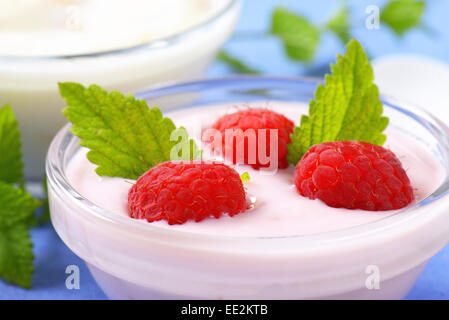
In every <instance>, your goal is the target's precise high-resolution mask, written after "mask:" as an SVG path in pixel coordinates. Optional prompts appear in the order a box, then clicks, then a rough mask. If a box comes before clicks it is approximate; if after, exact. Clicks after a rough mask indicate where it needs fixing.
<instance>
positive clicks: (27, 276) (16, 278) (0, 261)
mask: <svg viewBox="0 0 449 320" xmlns="http://www.w3.org/2000/svg"><path fill="white" fill-rule="evenodd" d="M32 248H33V244H32V243H31V238H30V234H29V232H28V227H27V226H26V224H24V223H18V224H15V225H12V226H9V227H0V277H2V278H4V279H5V280H6V281H8V282H11V283H14V284H17V285H19V286H21V287H24V288H30V287H31V276H32V274H33V271H34V268H33V258H34V255H33V251H32Z"/></svg>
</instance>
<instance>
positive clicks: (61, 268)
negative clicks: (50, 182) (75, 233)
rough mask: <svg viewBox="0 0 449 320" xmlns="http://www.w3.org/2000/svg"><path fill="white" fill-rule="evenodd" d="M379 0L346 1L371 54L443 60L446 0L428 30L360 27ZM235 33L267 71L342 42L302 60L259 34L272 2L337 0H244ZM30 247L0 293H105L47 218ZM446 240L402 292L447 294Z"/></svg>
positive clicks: (325, 54) (298, 5) (296, 5)
mask: <svg viewBox="0 0 449 320" xmlns="http://www.w3.org/2000/svg"><path fill="white" fill-rule="evenodd" d="M384 2H385V1H374V0H368V1H348V3H349V5H350V7H351V10H352V19H351V20H352V24H353V35H354V36H355V37H356V38H357V39H359V40H360V41H361V42H362V44H363V46H364V47H365V48H366V49H367V51H368V52H369V54H370V56H371V57H372V58H376V57H379V56H382V55H387V54H393V53H401V52H404V53H418V54H423V55H428V56H431V57H434V58H437V59H440V60H443V61H446V62H449V19H448V18H447V13H448V12H449V1H444V0H428V1H426V2H427V9H426V12H425V16H424V24H425V25H426V27H427V29H428V30H430V32H425V31H423V30H421V29H418V30H413V31H410V32H409V33H407V34H406V36H405V37H403V38H398V37H396V36H395V35H394V34H393V33H392V32H391V31H390V30H389V29H388V28H387V27H385V26H381V28H380V29H379V30H367V29H366V28H365V27H364V20H365V18H366V13H365V8H366V6H367V5H371V4H377V5H380V6H381V5H382V4H383V3H384ZM243 4H244V5H243V11H242V16H241V19H240V22H239V24H238V27H237V33H243V32H244V33H247V32H256V34H259V36H257V37H256V38H254V39H251V40H250V39H243V38H240V39H231V40H230V41H229V42H228V43H227V44H226V45H225V48H226V49H227V50H228V51H229V52H230V53H232V54H233V55H235V56H237V57H239V58H241V59H242V60H244V61H246V62H247V63H248V64H249V65H251V66H252V67H254V68H256V69H258V70H261V71H262V72H264V73H267V74H276V75H314V76H320V75H322V74H323V73H324V72H325V71H326V70H327V66H328V64H329V62H331V61H333V60H334V59H335V54H336V53H337V52H343V51H344V47H343V45H342V44H341V43H340V42H339V41H338V40H337V39H336V38H335V36H333V35H331V34H324V35H323V36H322V38H321V42H320V43H321V44H320V47H319V50H318V53H317V57H316V59H315V60H314V61H313V63H310V64H308V65H306V66H304V65H303V64H301V63H297V62H293V61H291V60H288V59H287V58H286V57H285V55H284V52H283V50H282V46H281V45H280V43H279V41H278V40H277V39H275V38H271V37H263V36H261V32H262V31H265V30H267V29H268V28H269V21H270V14H271V11H272V9H273V7H274V6H276V5H283V6H285V7H287V8H290V9H293V10H296V11H297V12H300V13H302V14H304V15H306V16H307V17H309V18H310V19H311V20H312V21H314V22H315V23H318V24H320V23H324V22H325V21H326V20H327V19H328V18H329V16H330V15H331V14H332V13H333V12H334V11H335V9H336V8H337V7H338V5H339V1H337V0H314V1H298V0H285V1H275V0H245V1H244V2H243ZM229 73H231V71H230V70H229V69H228V68H227V66H225V65H224V64H222V63H219V62H217V63H215V64H214V65H213V66H212V67H211V68H210V70H209V72H208V76H222V75H225V74H229ZM32 238H33V242H34V253H35V256H36V258H35V274H34V276H33V287H32V289H30V290H26V289H22V288H19V287H16V286H13V285H10V284H6V283H4V282H2V281H1V280H0V299H106V297H105V295H104V294H103V293H102V291H101V290H100V289H99V287H98V286H97V285H96V283H95V281H94V280H93V279H92V277H91V275H90V274H89V272H88V270H87V268H86V266H85V265H84V263H83V262H82V261H81V260H80V259H79V258H78V257H77V256H75V255H74V254H73V253H72V252H71V251H70V250H69V249H68V248H67V247H66V246H65V245H64V244H63V243H62V241H61V240H60V239H59V237H58V236H57V235H56V233H55V231H54V230H53V228H52V226H51V225H50V223H47V224H46V225H43V226H41V227H38V228H35V229H33V230H32ZM68 265H77V266H79V268H80V275H81V284H80V289H79V290H68V289H66V287H65V280H66V277H67V274H65V270H66V267H67V266H68ZM448 269H449V246H448V247H446V248H444V249H443V250H442V251H441V252H440V253H439V254H437V255H436V256H435V257H434V258H433V259H431V261H430V262H429V264H428V265H427V268H426V269H425V271H424V273H423V274H422V276H421V278H420V279H419V280H418V282H417V283H416V285H415V287H414V288H413V289H412V291H411V292H410V293H409V295H408V297H407V298H408V299H449V271H448Z"/></svg>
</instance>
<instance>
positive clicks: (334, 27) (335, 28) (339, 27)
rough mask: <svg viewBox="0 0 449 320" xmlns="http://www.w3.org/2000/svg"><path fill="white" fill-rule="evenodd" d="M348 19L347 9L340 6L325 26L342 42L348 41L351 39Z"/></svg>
mask: <svg viewBox="0 0 449 320" xmlns="http://www.w3.org/2000/svg"><path fill="white" fill-rule="evenodd" d="M349 20H350V17H349V9H348V8H347V7H346V6H342V7H341V8H340V10H338V11H337V12H336V13H335V14H334V16H332V17H331V19H330V20H329V21H328V22H327V24H326V28H327V29H328V30H330V31H332V32H333V33H335V34H336V35H337V37H338V38H339V39H340V40H341V41H342V42H343V43H348V42H349V40H350V39H351V34H350V32H349V30H350V28H351V26H350V24H349Z"/></svg>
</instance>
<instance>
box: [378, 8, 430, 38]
mask: <svg viewBox="0 0 449 320" xmlns="http://www.w3.org/2000/svg"><path fill="white" fill-rule="evenodd" d="M425 6H426V4H425V2H424V1H415V0H393V1H391V2H389V3H387V4H386V5H385V7H383V8H382V10H381V12H380V22H381V23H383V24H385V25H387V26H389V27H390V28H391V29H392V30H393V31H394V33H396V34H397V35H399V36H402V35H403V34H404V33H405V32H407V31H408V30H409V29H412V28H414V27H418V26H419V25H421V19H422V15H423V13H424V10H425Z"/></svg>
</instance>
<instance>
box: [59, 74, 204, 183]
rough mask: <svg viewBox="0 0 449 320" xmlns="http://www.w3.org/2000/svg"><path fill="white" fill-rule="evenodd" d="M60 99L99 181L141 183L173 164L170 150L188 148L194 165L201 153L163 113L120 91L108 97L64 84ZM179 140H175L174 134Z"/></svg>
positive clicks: (99, 91) (93, 87)
mask: <svg viewBox="0 0 449 320" xmlns="http://www.w3.org/2000/svg"><path fill="white" fill-rule="evenodd" d="M59 90H60V93H61V96H62V97H63V98H64V100H65V101H66V103H67V105H68V106H67V107H66V108H65V109H64V110H63V113H64V115H65V116H66V117H67V119H68V120H69V121H70V122H71V123H72V124H73V126H72V127H71V132H72V133H73V134H74V135H75V136H77V137H79V138H80V144H81V145H82V146H84V147H86V148H88V149H90V151H89V152H88V154H87V158H88V159H89V161H90V162H92V163H94V164H96V165H98V167H97V169H96V172H97V174H98V175H100V176H110V177H121V178H125V179H137V178H138V177H139V176H141V175H142V174H143V173H144V172H146V171H148V169H150V168H151V167H153V166H155V165H156V164H159V163H161V162H165V161H169V160H173V159H171V158H170V155H171V150H172V148H174V147H175V146H178V147H179V145H180V144H182V145H184V143H185V144H188V145H187V148H180V149H182V150H186V149H187V150H189V152H188V154H187V155H186V154H185V153H184V154H183V155H182V157H181V158H182V159H195V158H196V157H198V155H199V152H198V149H197V147H196V144H195V142H194V141H193V140H191V139H190V140H189V139H183V138H182V137H187V132H186V130H185V129H184V128H178V129H177V128H176V127H175V125H174V123H173V121H171V120H170V119H169V118H164V117H163V116H162V113H161V111H160V110H159V109H158V108H156V107H153V108H151V109H150V108H149V107H148V105H147V104H146V102H145V101H144V100H137V99H135V98H134V96H132V95H131V94H128V95H126V96H125V95H123V94H122V93H120V92H118V91H110V92H107V91H106V90H104V89H103V88H101V87H100V86H97V85H91V86H89V87H87V88H86V87H84V86H82V85H81V84H78V83H70V82H65V83H60V84H59ZM175 130H176V131H177V132H178V133H179V134H177V136H178V137H179V138H178V139H177V140H176V139H171V135H172V133H173V132H174V131H175Z"/></svg>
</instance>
